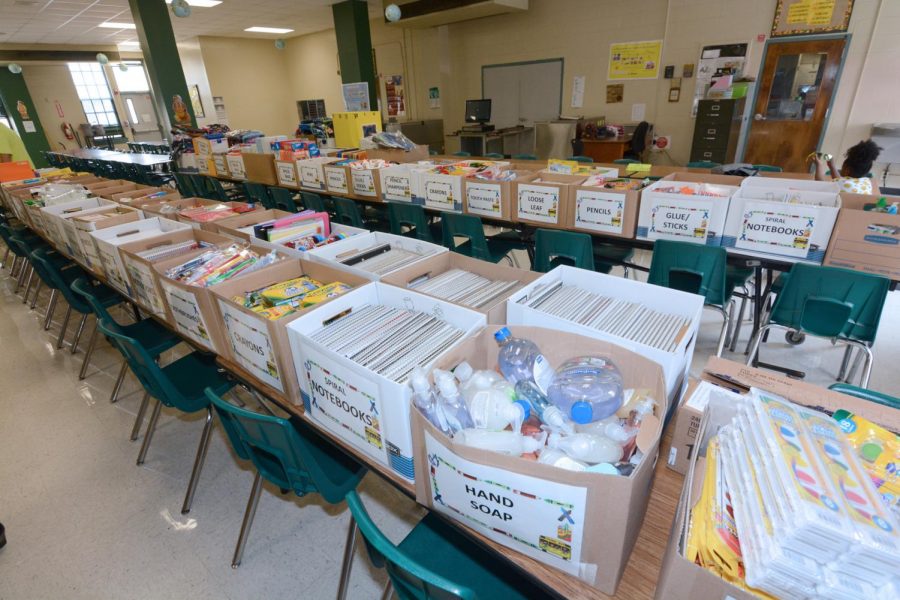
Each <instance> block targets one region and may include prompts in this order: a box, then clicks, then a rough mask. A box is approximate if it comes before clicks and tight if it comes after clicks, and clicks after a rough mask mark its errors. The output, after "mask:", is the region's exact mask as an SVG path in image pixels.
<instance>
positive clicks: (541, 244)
mask: <svg viewBox="0 0 900 600" xmlns="http://www.w3.org/2000/svg"><path fill="white" fill-rule="evenodd" d="M560 265H569V266H572V267H578V268H579V269H585V270H588V271H593V270H594V246H593V242H592V240H591V236H589V235H588V234H586V233H574V232H572V231H562V230H559V229H538V230H537V231H536V232H535V234H534V263H533V264H532V265H531V270H532V271H536V272H538V273H547V272H548V271H552V270H553V269H554V268H556V267H558V266H560Z"/></svg>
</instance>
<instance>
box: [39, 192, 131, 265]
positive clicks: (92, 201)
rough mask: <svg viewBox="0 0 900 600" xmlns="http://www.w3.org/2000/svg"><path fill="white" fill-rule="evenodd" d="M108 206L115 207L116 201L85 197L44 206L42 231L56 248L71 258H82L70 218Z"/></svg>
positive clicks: (42, 210)
mask: <svg viewBox="0 0 900 600" xmlns="http://www.w3.org/2000/svg"><path fill="white" fill-rule="evenodd" d="M108 206H112V207H115V206H116V203H115V202H113V201H111V200H104V199H103V198H87V199H85V200H76V201H74V202H66V203H64V204H55V205H53V206H45V207H43V208H42V209H41V211H40V212H41V219H42V221H43V223H44V233H45V234H46V236H47V238H48V239H49V240H50V241H51V242H53V243H54V244H55V245H56V247H57V249H59V250H60V251H62V252H64V253H65V254H66V255H68V256H71V257H72V258H77V259H79V260H83V257H82V256H81V246H80V245H79V244H78V236H77V235H76V233H75V225H74V224H73V223H72V222H71V219H72V217H78V216H81V215H86V214H90V213H93V212H97V211H99V210H103V209H104V208H106V207H108Z"/></svg>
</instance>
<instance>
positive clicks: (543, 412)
mask: <svg viewBox="0 0 900 600" xmlns="http://www.w3.org/2000/svg"><path fill="white" fill-rule="evenodd" d="M516 396H518V397H519V399H520V400H525V401H526V402H528V404H530V405H531V410H532V411H534V413H535V414H536V415H537V416H538V418H539V419H540V420H541V422H542V423H543V424H544V425H546V426H547V427H549V428H550V429H551V431H561V432H563V433H567V434H573V433H575V428H574V426H573V424H572V421H570V420H569V418H568V417H566V415H565V413H564V412H563V411H562V410H560V409H559V407H557V406H554V405H553V403H551V402H550V400H548V399H547V396H545V395H544V394H543V393H542V392H541V390H540V389H538V386H537V385H536V384H535V383H534V382H533V381H520V382H519V383H517V384H516Z"/></svg>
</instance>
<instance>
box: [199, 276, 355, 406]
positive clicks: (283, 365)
mask: <svg viewBox="0 0 900 600" xmlns="http://www.w3.org/2000/svg"><path fill="white" fill-rule="evenodd" d="M304 275H305V276H308V277H311V278H312V279H315V280H316V281H318V282H320V283H323V284H329V283H334V282H336V281H340V282H341V283H346V284H347V285H351V286H353V287H354V288H357V287H360V286H362V285H365V284H367V283H369V281H368V279H364V278H362V277H358V276H356V275H353V274H352V273H347V272H346V271H343V270H341V269H338V268H335V267H331V266H327V265H323V264H319V263H315V262H311V261H307V260H304V259H296V258H288V259H285V260H282V261H280V262H277V263H275V264H274V265H271V266H268V267H265V268H263V269H260V270H259V271H257V272H255V273H250V274H249V275H246V276H244V277H238V278H237V279H234V280H232V281H226V282H224V283H220V284H219V285H217V286H214V287H212V288H210V291H211V292H212V296H213V299H214V305H215V309H216V310H217V313H218V315H219V318H218V321H219V322H221V323H223V324H224V328H225V332H224V337H225V343H224V344H223V345H222V347H221V348H219V351H220V353H221V354H222V355H223V356H225V357H226V358H228V359H229V360H232V361H234V362H236V363H237V364H239V365H241V366H242V367H243V368H244V369H246V370H247V372H249V373H250V374H252V375H253V376H254V377H256V378H257V379H259V380H260V381H261V382H263V383H265V384H266V385H268V386H271V387H272V388H274V389H276V390H278V391H280V392H283V393H284V394H286V395H287V397H288V398H289V399H290V400H291V402H293V403H294V404H298V405H299V404H300V403H301V400H300V387H299V385H300V384H299V381H298V380H297V371H296V369H295V368H294V361H293V359H292V357H291V350H290V345H289V343H288V339H287V325H288V323H290V322H291V321H293V320H295V319H296V318H298V317H300V316H301V315H304V314H306V313H308V312H309V311H310V310H312V309H313V308H314V307H310V308H306V309H303V310H298V311H297V312H295V313H292V314H290V315H287V316H285V317H282V318H280V319H277V320H274V321H273V320H270V319H266V318H264V317H262V316H260V315H259V314H258V313H255V312H253V311H252V310H250V309H249V308H245V307H244V306H242V305H241V304H238V303H236V302H234V300H232V298H233V297H234V296H238V295H243V294H244V293H246V292H249V291H253V290H258V289H261V288H264V287H266V286H269V285H272V284H275V283H280V282H282V281H287V280H289V279H294V278H296V277H302V276H304ZM330 301H331V300H326V301H325V302H323V303H322V304H318V305H316V307H319V306H324V305H325V304H327V303H328V302H330Z"/></svg>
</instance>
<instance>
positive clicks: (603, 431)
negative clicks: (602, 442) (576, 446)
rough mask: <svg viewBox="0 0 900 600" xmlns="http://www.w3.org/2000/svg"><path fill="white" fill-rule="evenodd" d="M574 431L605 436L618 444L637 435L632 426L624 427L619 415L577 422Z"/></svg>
mask: <svg viewBox="0 0 900 600" xmlns="http://www.w3.org/2000/svg"><path fill="white" fill-rule="evenodd" d="M575 431H577V432H578V433H590V434H592V435H599V436H601V437H607V438H609V439H611V440H612V441H614V442H617V443H618V444H619V445H624V444H626V443H627V442H628V441H629V440H630V439H631V438H633V437H634V436H636V435H637V432H638V430H637V429H636V428H633V427H625V426H624V425H622V423H621V419H619V417H617V416H615V415H613V416H611V417H607V418H605V419H601V420H599V421H591V422H590V423H579V424H577V425H575Z"/></svg>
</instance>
